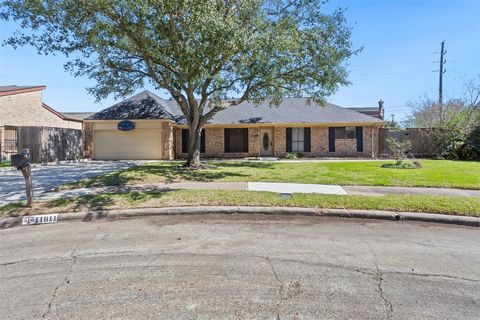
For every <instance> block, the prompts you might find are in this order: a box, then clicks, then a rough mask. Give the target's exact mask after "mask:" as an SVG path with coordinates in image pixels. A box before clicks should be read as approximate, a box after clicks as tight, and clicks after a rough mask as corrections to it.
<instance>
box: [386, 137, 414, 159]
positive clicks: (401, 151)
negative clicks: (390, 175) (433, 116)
mask: <svg viewBox="0 0 480 320" xmlns="http://www.w3.org/2000/svg"><path fill="white" fill-rule="evenodd" d="M386 141H387V145H388V150H389V152H390V157H392V158H393V159H395V160H397V163H401V162H402V160H403V159H405V158H406V157H407V154H408V152H409V151H410V149H412V143H411V142H410V141H409V140H399V139H395V138H387V139H386Z"/></svg>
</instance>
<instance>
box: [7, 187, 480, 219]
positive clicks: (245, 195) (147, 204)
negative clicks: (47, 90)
mask: <svg viewBox="0 0 480 320" xmlns="http://www.w3.org/2000/svg"><path fill="white" fill-rule="evenodd" d="M205 205H210V206H228V205H232V206H238V205H242V206H279V207H306V208H338V209H372V210H391V211H409V212H429V213H441V214H457V215H466V216H475V217H480V198H475V197H444V196H425V195H386V196H354V195H350V196H345V195H319V194H294V195H293V197H292V198H282V197H280V196H279V195H278V194H276V193H271V192H253V191H224V190H223V191H216V190H162V191H149V192H130V193H117V194H99V195H87V196H81V197H75V198H62V199H56V200H51V201H46V202H37V204H36V206H35V208H34V209H28V208H23V207H22V206H21V204H10V205H6V206H3V207H0V217H2V216H3V217H7V216H13V215H28V214H41V213H54V212H78V211H89V210H103V209H120V208H142V207H143V208H152V207H172V206H205Z"/></svg>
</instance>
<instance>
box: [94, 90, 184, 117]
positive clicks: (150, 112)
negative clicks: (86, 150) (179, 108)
mask: <svg viewBox="0 0 480 320" xmlns="http://www.w3.org/2000/svg"><path fill="white" fill-rule="evenodd" d="M88 119H93V120H117V119H119V120H120V119H122V120H124V119H169V120H174V119H175V116H174V115H173V114H172V112H171V111H170V108H169V107H168V104H167V102H166V101H165V100H163V99H162V98H160V97H159V96H157V95H155V94H153V93H151V92H149V91H147V90H145V91H142V92H140V93H139V94H136V95H134V96H132V97H130V98H128V99H126V100H123V101H121V102H119V103H117V104H114V105H113V106H111V107H109V108H107V109H104V110H102V111H100V112H97V113H95V114H93V115H91V116H90V117H88Z"/></svg>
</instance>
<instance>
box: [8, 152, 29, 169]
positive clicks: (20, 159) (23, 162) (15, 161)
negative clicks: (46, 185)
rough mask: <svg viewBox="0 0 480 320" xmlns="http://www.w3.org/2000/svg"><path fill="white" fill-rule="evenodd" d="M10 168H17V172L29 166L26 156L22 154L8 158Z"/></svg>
mask: <svg viewBox="0 0 480 320" xmlns="http://www.w3.org/2000/svg"><path fill="white" fill-rule="evenodd" d="M10 163H11V164H12V167H17V169H18V170H22V169H23V168H26V167H28V166H29V163H28V156H27V155H23V154H14V155H12V156H11V158H10Z"/></svg>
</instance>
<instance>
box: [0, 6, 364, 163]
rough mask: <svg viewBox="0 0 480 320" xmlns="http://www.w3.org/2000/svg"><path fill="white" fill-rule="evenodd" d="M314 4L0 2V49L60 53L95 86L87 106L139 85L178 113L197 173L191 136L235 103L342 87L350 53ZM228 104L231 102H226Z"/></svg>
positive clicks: (339, 27)
mask: <svg viewBox="0 0 480 320" xmlns="http://www.w3.org/2000/svg"><path fill="white" fill-rule="evenodd" d="M324 4H325V2H324V1H319V0H128V1H127V0H124V1H116V0H6V1H3V6H2V9H1V11H0V15H1V18H3V19H5V20H16V21H19V22H20V23H21V26H22V30H19V31H18V32H16V33H15V34H13V35H12V36H11V37H10V38H9V39H7V40H6V41H5V43H6V44H9V45H12V46H14V47H17V46H23V45H32V46H34V47H35V48H36V49H37V50H38V52H39V53H41V54H49V53H62V54H65V55H66V56H67V57H68V58H69V60H68V62H67V63H66V64H65V67H66V68H67V69H68V70H70V71H71V72H72V73H73V74H74V75H75V76H88V77H90V78H92V79H94V80H95V81H96V85H95V86H94V87H92V88H89V89H88V90H89V92H90V93H92V94H93V95H95V97H96V98H97V100H100V99H102V98H105V97H107V96H108V95H111V94H113V95H114V96H115V97H123V96H126V95H129V94H132V93H133V92H134V91H135V90H137V89H138V88H141V87H142V86H144V84H145V83H146V82H149V83H151V84H153V86H155V88H157V89H162V90H166V91H168V92H169V94H170V95H171V97H172V98H173V99H174V100H175V101H176V102H177V103H178V105H179V106H180V108H181V110H182V112H183V115H184V116H185V120H186V123H187V124H188V128H189V132H190V139H189V146H188V150H189V152H188V161H187V163H186V165H187V166H199V165H200V134H201V130H202V127H203V126H204V124H205V123H206V122H207V121H208V120H209V119H211V118H212V116H214V115H215V114H216V113H217V112H219V111H220V110H222V109H224V108H228V107H229V106H232V105H237V104H239V103H241V102H242V101H245V100H249V101H253V102H261V101H264V100H266V99H269V100H270V103H271V105H275V104H278V103H279V102H280V101H281V99H282V98H285V97H291V96H298V95H307V96H309V97H311V98H312V99H313V100H314V101H316V102H323V101H324V98H325V97H326V96H328V95H330V94H332V93H333V92H335V90H336V89H337V88H338V87H339V86H340V85H346V84H347V83H348V81H347V72H346V69H345V62H346V60H347V59H348V58H349V57H350V56H351V55H352V54H355V50H353V49H352V46H351V42H350V34H351V29H350V28H349V27H348V26H347V24H346V21H345V18H344V15H343V11H342V10H341V9H336V10H334V11H330V12H327V10H326V9H324ZM232 96H235V97H236V98H233V99H232V98H231V99H228V98H229V97H232Z"/></svg>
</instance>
